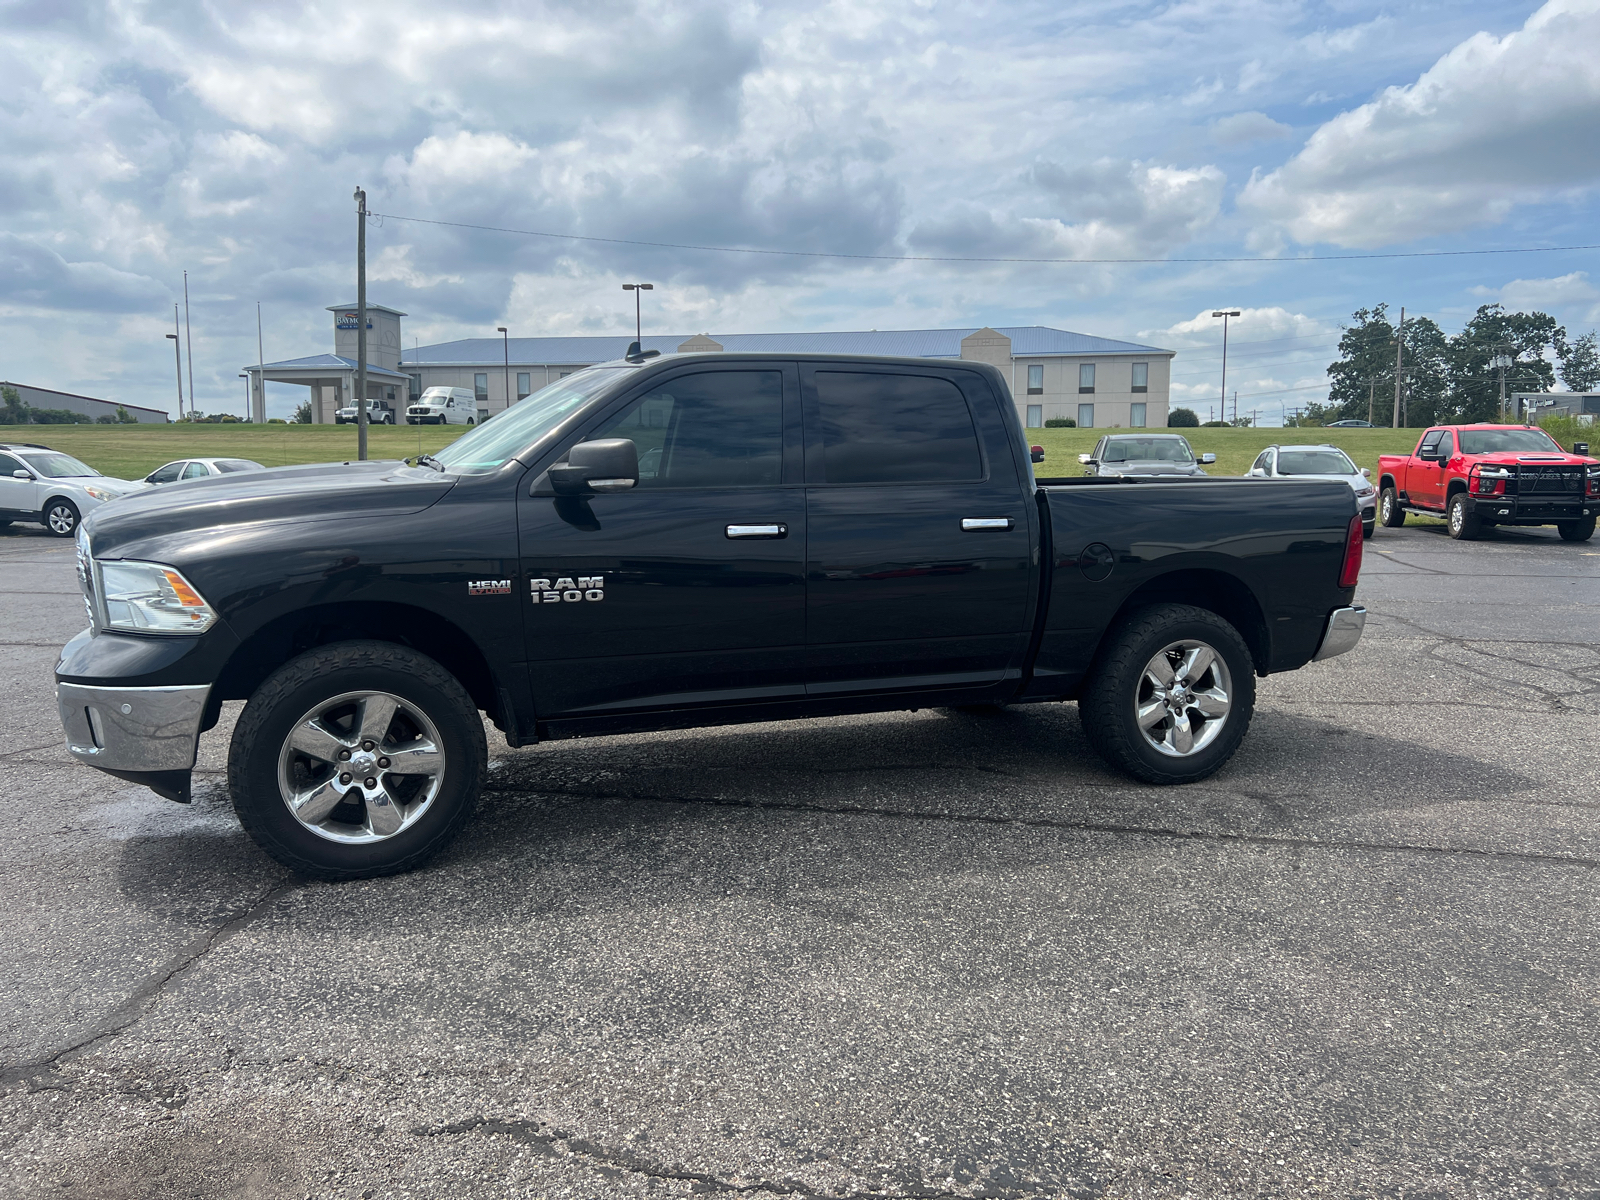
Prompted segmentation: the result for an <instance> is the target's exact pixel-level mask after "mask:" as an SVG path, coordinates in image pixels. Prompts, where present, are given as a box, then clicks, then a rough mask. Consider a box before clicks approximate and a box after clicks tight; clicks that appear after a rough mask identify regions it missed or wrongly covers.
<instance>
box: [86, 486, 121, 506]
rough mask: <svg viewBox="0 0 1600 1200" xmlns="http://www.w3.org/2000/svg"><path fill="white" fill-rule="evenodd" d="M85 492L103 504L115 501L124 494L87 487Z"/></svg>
mask: <svg viewBox="0 0 1600 1200" xmlns="http://www.w3.org/2000/svg"><path fill="white" fill-rule="evenodd" d="M83 490H84V491H85V492H86V493H88V494H89V495H90V496H92V497H93V498H94V499H96V500H99V501H101V502H102V503H103V502H104V501H107V500H115V499H116V498H117V497H118V496H120V495H121V494H122V493H121V492H108V491H106V489H105V488H98V487H85V488H84V489H83Z"/></svg>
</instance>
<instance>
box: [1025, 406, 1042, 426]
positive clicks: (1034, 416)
mask: <svg viewBox="0 0 1600 1200" xmlns="http://www.w3.org/2000/svg"><path fill="white" fill-rule="evenodd" d="M1028 428H1029V429H1043V428H1044V405H1042V404H1030V405H1028Z"/></svg>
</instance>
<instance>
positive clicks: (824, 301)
mask: <svg viewBox="0 0 1600 1200" xmlns="http://www.w3.org/2000/svg"><path fill="white" fill-rule="evenodd" d="M1597 46H1600V0H1551V2H1550V3H1548V4H1545V5H1543V6H1542V7H1537V6H1534V5H1531V4H1528V3H1502V2H1497V0H1479V2H1476V3H1464V2H1462V0H1436V2H1431V3H1403V2H1401V3H1388V4H1382V3H1374V2H1369V0H1327V2H1317V0H1302V2H1295V0H1283V2H1269V0H1170V2H1167V3H1136V2H1131V0H1129V2H1118V0H1080V2H1076V3H1074V2H1066V3H1063V2H1061V0H1057V2H1056V3H1048V4H1044V3H1039V4H1035V3H1012V4H991V5H979V4H971V3H961V2H959V0H958V2H951V3H931V2H928V3H924V2H919V0H877V2H875V3H861V2H860V0H850V2H848V3H838V2H836V3H812V4H792V5H791V4H784V3H770V4H758V3H730V4H725V5H694V4H682V3H675V2H673V0H664V2H661V3H635V2H629V0H586V2H584V3H571V4H558V3H545V4H534V3H525V4H498V5H497V4H493V3H473V4H464V3H452V2H451V0H424V2H413V0H385V3H383V4H369V5H354V4H348V3H344V4H335V3H332V2H326V3H293V2H288V0H285V2H281V3H271V2H261V3H250V4H242V3H231V4H225V3H199V2H196V0H163V2H162V3H144V2H141V0H112V2H109V3H106V2H99V3H96V2H91V0H0V73H3V77H4V78H6V79H8V80H10V81H11V82H10V84H8V85H7V86H6V87H5V88H4V89H0V274H3V278H4V281H5V287H4V292H3V294H0V306H3V325H0V328H3V331H4V333H3V342H0V377H4V378H9V379H14V380H18V381H22V382H26V383H34V384H38V385H42V386H50V387H58V388H64V389H67V390H73V391H81V392H86V393H88V394H91V395H99V396H105V397H108V398H113V399H121V400H126V401H130V402H133V403H139V404H149V405H154V406H158V407H164V408H172V407H173V406H174V400H175V387H174V384H173V381H172V359H171V343H169V342H167V341H165V340H164V338H163V335H164V334H165V333H166V332H168V331H169V330H170V329H171V320H172V304H173V301H174V300H180V301H181V299H182V278H183V276H182V273H183V271H185V270H187V271H188V272H189V294H190V304H191V308H192V313H193V336H194V374H195V384H196V392H197V394H198V397H199V401H200V407H201V408H202V410H204V411H211V412H214V411H237V412H242V411H243V405H244V395H243V384H242V382H241V381H240V380H239V378H238V371H239V368H240V367H241V366H242V365H245V364H248V363H253V362H255V361H257V358H256V344H255V343H256V323H255V315H256V302H257V301H260V302H261V305H262V311H263V313H264V315H265V322H264V324H265V336H266V356H267V358H268V359H269V360H272V359H279V358H288V357H294V356H298V355H303V354H314V353H320V352H324V351H328V350H331V349H332V328H331V326H332V321H331V317H330V315H329V314H328V313H327V312H325V311H324V308H325V306H326V305H328V304H332V303H338V302H343V301H348V300H353V299H354V297H355V268H354V241H355V217H354V213H353V205H352V201H351V192H352V190H353V189H354V188H355V186H356V185H358V184H359V185H362V186H364V187H365V188H366V190H367V193H368V196H369V204H370V206H371V207H372V208H373V209H374V210H376V211H377V212H380V213H384V214H390V215H391V217H402V216H404V217H417V218H427V219H433V220H444V221H453V222H461V223H467V224H480V225H495V226H506V227H514V228H517V229H524V230H542V231H548V232H552V233H567V234H579V235H586V236H590V237H598V238H619V239H632V240H638V241H652V242H677V243H698V244H708V243H709V244H715V245H721V246H743V247H753V248H763V249H777V250H804V251H822V252H831V253H835V254H842V255H888V256H932V257H950V256H955V257H963V256H965V257H989V258H1102V259H1104V258H1146V259H1158V260H1163V261H1160V262H1156V263H1147V264H1096V265H1085V264H1081V263H1080V264H1061V263H950V262H945V263H936V262H901V263H892V262H882V261H877V262H873V261H860V260H852V259H848V258H837V259H828V258H802V257H783V256H772V255H751V254H727V253H709V252H691V251H679V250H663V249H648V248H643V247H630V246H621V245H616V244H609V243H605V242H581V241H570V240H561V239H553V238H542V237H519V236H512V235H507V234H499V233H486V232H474V231H470V230H462V229H452V228H447V227H441V226H430V225H424V224H417V223H413V222H407V221H401V220H397V219H389V218H385V219H382V220H374V221H373V223H372V228H371V229H370V231H369V235H368V251H369V258H370V263H369V275H368V278H369V296H370V298H371V300H372V301H374V302H376V303H382V304H387V305H389V306H391V307H395V308H400V309H403V310H405V311H406V312H407V313H409V314H410V316H409V317H408V318H407V320H406V327H405V328H406V339H407V342H408V343H409V342H410V341H411V340H412V339H413V338H419V339H420V340H421V341H422V342H423V343H424V344H426V343H428V342H433V341H442V340H447V339H451V338H457V337H466V336H484V335H489V336H492V335H493V332H494V328H495V326H496V325H502V324H503V325H508V326H509V327H510V328H511V329H512V331H513V333H515V334H518V335H535V334H545V333H549V334H578V333H606V332H613V333H614V332H622V331H624V330H627V329H631V326H632V319H633V313H632V303H631V299H630V298H629V297H628V296H627V295H626V294H625V293H624V292H623V291H622V290H621V288H620V286H619V285H620V284H621V282H622V281H624V280H629V279H648V280H652V281H653V282H655V284H656V285H657V290H656V291H655V292H654V293H653V294H651V295H650V296H649V297H648V302H647V316H646V321H647V325H648V326H649V327H650V328H651V329H654V330H655V331H657V332H671V333H684V334H688V333H695V332H701V331H711V332H730V333H731V332H761V331H774V330H792V329H865V328H878V329H889V328H925V327H950V326H965V325H980V324H991V325H1022V324H1042V325H1052V326H1057V327H1060V328H1066V329H1074V330H1079V331H1082V332H1087V333H1095V334H1101V335H1105V336H1109V337H1119V338H1130V339H1134V340H1139V341H1145V342H1151V343H1155V344H1159V345H1162V346H1167V347H1171V348H1174V349H1177V350H1179V352H1180V353H1179V357H1178V359H1177V361H1176V363H1175V365H1174V373H1175V380H1174V388H1173V392H1174V400H1175V402H1184V401H1188V402H1190V403H1192V404H1194V405H1196V406H1197V407H1199V409H1200V411H1201V414H1202V417H1204V416H1205V415H1206V411H1205V410H1206V406H1207V405H1209V404H1215V402H1216V396H1217V392H1218V389H1219V380H1218V366H1219V363H1218V358H1219V355H1218V353H1217V342H1218V340H1219V339H1218V332H1219V331H1218V330H1217V328H1216V326H1217V325H1218V324H1219V323H1218V322H1215V321H1213V320H1212V319H1211V318H1210V315H1209V314H1210V311H1211V310H1212V309H1213V308H1217V307H1224V306H1226V307H1237V308H1241V309H1244V310H1245V313H1246V315H1245V316H1244V317H1243V318H1242V319H1241V320H1239V321H1236V322H1234V324H1233V330H1232V335H1231V342H1230V355H1229V366H1230V372H1229V390H1230V391H1232V390H1234V389H1235V388H1236V389H1237V390H1238V391H1239V393H1240V406H1241V408H1242V409H1244V410H1246V411H1248V410H1249V409H1251V408H1253V407H1259V408H1260V409H1261V410H1262V413H1263V420H1264V421H1266V422H1270V423H1276V421H1277V419H1278V416H1279V413H1280V412H1281V409H1282V407H1283V406H1285V405H1288V406H1289V407H1293V406H1295V405H1297V404H1301V403H1303V402H1304V401H1305V400H1306V399H1307V398H1317V397H1319V396H1320V395H1321V394H1322V393H1321V392H1320V391H1319V390H1318V385H1319V384H1321V383H1322V382H1323V381H1324V376H1323V369H1324V368H1325V367H1326V365H1327V362H1328V360H1329V357H1330V350H1331V348H1332V345H1333V343H1334V342H1335V341H1336V340H1337V337H1338V325H1339V322H1340V321H1341V320H1345V319H1347V318H1348V315H1349V313H1350V311H1351V310H1352V309H1354V308H1356V307H1359V306H1362V305H1368V304H1372V303H1375V302H1378V301H1388V302H1389V303H1390V305H1391V306H1392V307H1393V308H1396V309H1397V308H1398V307H1399V306H1400V305H1402V304H1404V305H1405V306H1406V308H1407V311H1408V313H1419V312H1420V313H1427V314H1429V315H1431V316H1433V317H1434V318H1435V319H1436V320H1438V321H1439V322H1440V324H1441V325H1443V326H1444V327H1445V328H1446V330H1447V331H1451V332H1453V331H1454V330H1455V329H1457V328H1459V327H1460V325H1461V323H1462V321H1463V320H1464V319H1465V318H1466V317H1467V316H1468V315H1470V313H1471V312H1472V310H1473V309H1474V308H1476V306H1477V305H1479V304H1483V303H1486V302H1489V301H1493V300H1504V301H1505V302H1506V303H1508V304H1512V305H1516V306H1519V307H1539V308H1543V309H1545V310H1546V311H1549V312H1551V313H1553V314H1554V315H1555V316H1557V317H1558V318H1559V319H1560V320H1562V321H1563V322H1565V324H1566V325H1567V326H1568V328H1569V330H1571V331H1573V332H1574V333H1577V332H1582V331H1586V330H1588V329H1589V328H1591V327H1593V326H1595V325H1597V324H1600V251H1567V252H1560V253H1540V254H1504V255H1492V256H1467V257H1434V258H1389V259H1381V258H1380V259H1355V260H1348V261H1338V262H1326V261H1324V262H1314V261H1306V260H1308V259H1313V258H1319V257H1325V256H1330V255H1341V254H1342V255H1350V254H1365V253H1396V252H1409V251H1421V250H1430V251H1436V250H1480V249H1512V248H1522V247H1537V246H1564V245H1573V244H1581V243H1590V242H1600V234H1597V233H1596V228H1597V226H1596V216H1597V215H1600V212H1597V210H1600V197H1597V185H1600V55H1597V54H1595V52H1594V51H1595V47H1597ZM1195 258H1239V259H1243V260H1245V261H1240V262H1232V263H1196V262H1180V261H1171V260H1179V259H1195ZM303 394H304V393H303V392H302V391H301V390H300V389H292V388H284V389H281V391H275V392H274V394H273V397H272V403H273V409H274V413H273V415H279V411H278V410H287V408H288V407H290V405H291V404H292V402H293V400H294V399H295V398H296V397H297V396H303Z"/></svg>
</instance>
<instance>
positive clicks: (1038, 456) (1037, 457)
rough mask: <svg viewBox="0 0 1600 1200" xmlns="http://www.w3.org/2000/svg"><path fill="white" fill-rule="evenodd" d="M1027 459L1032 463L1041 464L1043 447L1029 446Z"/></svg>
mask: <svg viewBox="0 0 1600 1200" xmlns="http://www.w3.org/2000/svg"><path fill="white" fill-rule="evenodd" d="M1028 457H1029V458H1031V459H1032V460H1033V461H1034V462H1043V461H1044V447H1043V446H1029V447H1028Z"/></svg>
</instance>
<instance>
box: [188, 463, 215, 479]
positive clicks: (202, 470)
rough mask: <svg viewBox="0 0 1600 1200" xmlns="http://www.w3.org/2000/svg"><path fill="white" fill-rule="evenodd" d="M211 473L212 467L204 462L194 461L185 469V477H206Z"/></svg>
mask: <svg viewBox="0 0 1600 1200" xmlns="http://www.w3.org/2000/svg"><path fill="white" fill-rule="evenodd" d="M210 474H211V470H210V468H208V467H207V466H206V465H205V463H203V462H192V463H190V464H189V465H188V466H187V467H185V468H184V469H183V477H184V478H185V479H204V478H206V477H207V476H208V475H210Z"/></svg>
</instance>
